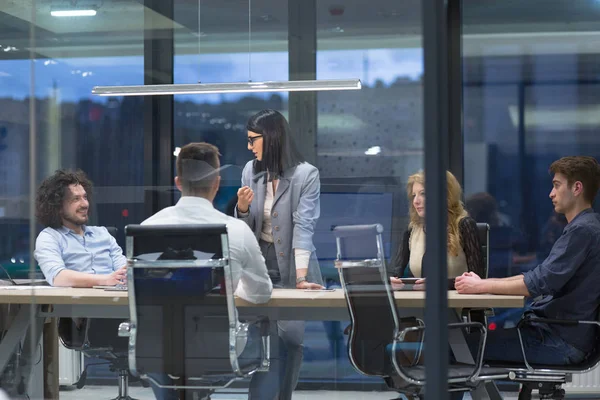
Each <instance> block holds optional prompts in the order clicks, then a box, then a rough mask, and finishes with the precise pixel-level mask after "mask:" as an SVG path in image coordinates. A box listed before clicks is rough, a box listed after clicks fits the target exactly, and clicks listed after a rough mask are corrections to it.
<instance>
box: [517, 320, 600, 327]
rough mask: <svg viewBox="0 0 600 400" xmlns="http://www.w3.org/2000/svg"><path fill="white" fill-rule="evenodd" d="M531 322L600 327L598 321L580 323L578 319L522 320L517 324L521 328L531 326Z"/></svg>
mask: <svg viewBox="0 0 600 400" xmlns="http://www.w3.org/2000/svg"><path fill="white" fill-rule="evenodd" d="M531 322H542V323H544V324H550V325H570V326H576V325H579V324H594V325H600V323H598V321H579V320H576V319H553V318H522V319H521V320H520V321H519V323H518V324H517V328H520V327H521V326H523V325H526V324H529V323H531Z"/></svg>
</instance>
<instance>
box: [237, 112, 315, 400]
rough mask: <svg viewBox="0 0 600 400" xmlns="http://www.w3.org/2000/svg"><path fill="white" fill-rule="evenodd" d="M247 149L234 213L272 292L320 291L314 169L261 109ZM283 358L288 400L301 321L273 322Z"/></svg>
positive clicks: (280, 119)
mask: <svg viewBox="0 0 600 400" xmlns="http://www.w3.org/2000/svg"><path fill="white" fill-rule="evenodd" d="M246 128H247V130H248V150H250V151H252V152H253V153H254V156H255V159H254V160H252V161H249V162H248V163H247V164H246V166H245V167H244V171H243V172H242V187H241V188H240V189H239V190H238V202H237V206H236V210H235V214H236V216H237V218H240V219H242V220H244V221H245V222H246V223H247V224H248V225H249V226H250V228H251V229H252V230H253V231H254V234H255V235H256V239H257V240H258V242H259V244H260V248H261V250H262V254H263V256H264V257H265V261H266V264H267V269H268V271H269V276H270V277H271V280H272V281H273V287H275V288H296V289H321V288H323V286H322V284H323V277H322V276H321V269H320V268H319V263H318V261H317V256H316V254H315V247H314V245H313V240H312V239H313V234H314V230H315V226H316V224H317V220H318V219H319V214H320V199H319V197H320V182H319V171H318V170H317V168H315V167H314V166H313V165H311V164H309V163H307V162H306V161H304V158H303V157H302V155H300V153H299V152H298V150H297V149H296V147H295V146H294V145H293V143H292V138H291V134H290V127H289V124H288V122H287V120H286V119H285V117H284V116H283V115H282V114H281V113H279V112H277V111H275V110H263V111H260V112H258V113H257V114H255V115H254V116H252V117H250V119H249V120H248V124H247V126H246ZM277 327H278V331H279V336H280V337H281V339H282V340H283V342H284V343H285V350H286V351H287V360H286V363H285V364H284V365H283V367H284V368H285V378H284V381H283V382H282V383H281V391H280V395H279V400H287V399H291V397H292V392H293V391H294V389H295V388H296V384H297V383H298V377H299V374H300V367H301V366H302V358H303V347H302V343H303V341H304V321H279V322H278V324H277Z"/></svg>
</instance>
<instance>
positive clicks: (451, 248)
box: [406, 171, 468, 256]
mask: <svg viewBox="0 0 600 400" xmlns="http://www.w3.org/2000/svg"><path fill="white" fill-rule="evenodd" d="M446 181H447V201H448V253H450V254H451V255H452V256H457V255H458V252H459V249H460V247H461V237H460V231H459V229H458V223H459V222H460V220H461V219H463V218H465V217H467V216H468V214H467V212H466V211H465V207H464V205H463V202H462V200H461V197H462V189H461V187H460V183H458V181H457V180H456V178H455V177H454V175H452V173H451V172H450V171H446ZM415 183H420V184H421V185H423V186H425V174H424V173H423V172H422V171H420V172H418V173H416V174H414V175H411V176H409V177H408V184H407V185H406V192H407V195H408V201H409V212H408V213H409V216H410V224H409V228H411V229H412V228H415V227H417V226H422V225H423V222H424V221H423V218H421V217H419V215H418V214H417V210H415V207H414V206H413V203H412V195H413V193H412V191H413V185H414V184H415Z"/></svg>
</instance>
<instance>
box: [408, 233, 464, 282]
mask: <svg viewBox="0 0 600 400" xmlns="http://www.w3.org/2000/svg"><path fill="white" fill-rule="evenodd" d="M409 243H410V244H409V248H410V259H409V261H408V265H409V266H410V272H412V274H413V276H414V277H415V278H420V277H422V276H423V270H422V267H423V266H422V262H423V256H424V255H425V231H424V230H423V227H422V226H416V227H414V228H413V229H412V231H411V234H410V242H409ZM467 271H468V268H467V256H466V255H465V252H464V250H463V248H462V246H460V247H459V248H458V255H457V256H452V255H450V254H448V278H454V277H457V276H461V275H462V274H463V273H464V272H467Z"/></svg>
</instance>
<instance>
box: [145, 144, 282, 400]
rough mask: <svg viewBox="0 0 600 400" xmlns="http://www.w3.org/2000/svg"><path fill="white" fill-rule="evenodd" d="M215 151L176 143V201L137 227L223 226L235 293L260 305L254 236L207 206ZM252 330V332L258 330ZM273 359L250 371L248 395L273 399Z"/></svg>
mask: <svg viewBox="0 0 600 400" xmlns="http://www.w3.org/2000/svg"><path fill="white" fill-rule="evenodd" d="M219 155H220V154H219V150H218V149H217V148H216V147H215V146H213V145H211V144H208V143H190V144H188V145H186V146H184V147H182V148H181V150H180V152H179V155H178V156H177V163H176V167H177V176H176V177H175V185H176V186H177V189H179V190H180V191H181V199H180V200H179V201H178V202H177V204H176V205H174V206H172V207H167V208H165V209H163V210H161V211H159V212H158V213H156V214H154V215H153V216H151V217H150V218H148V219H147V220H145V221H144V222H142V225H179V224H226V225H227V232H228V238H229V255H230V265H231V273H232V277H233V287H234V290H235V295H236V296H238V297H241V298H243V299H244V300H247V301H249V302H252V303H265V302H267V301H269V299H270V298H271V291H272V289H273V285H272V283H271V279H270V278H269V274H268V272H267V267H266V265H265V260H264V258H263V256H262V253H261V251H260V247H259V246H258V242H257V241H256V238H255V237H254V234H253V233H252V231H251V230H250V228H249V227H248V225H247V224H246V223H245V222H243V221H242V220H239V219H237V218H233V217H230V216H227V215H225V214H223V213H221V212H220V211H218V210H216V209H215V208H214V207H213V204H212V203H213V200H214V198H215V196H216V194H217V191H218V190H219V184H220V182H221V177H220V176H219V169H220V163H219ZM253 334H256V335H258V332H257V331H256V332H253ZM249 346H260V339H259V338H258V337H255V339H253V338H250V340H249V343H248V344H247V345H246V348H245V349H244V352H246V350H247V349H248V347H249ZM252 351H255V349H252ZM279 362H281V361H280V360H277V359H271V366H270V368H269V372H266V373H257V374H254V375H253V377H252V381H251V383H250V395H249V398H250V399H252V400H254V399H265V400H272V399H273V398H275V396H276V395H277V393H278V391H279V381H280V379H279V376H278V373H279V372H278V371H279V368H278V365H277V364H278V363H279ZM153 388H154V390H155V394H156V396H157V398H158V399H169V400H170V399H175V398H177V397H174V396H176V394H175V392H174V391H172V390H160V389H159V388H156V387H153Z"/></svg>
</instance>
